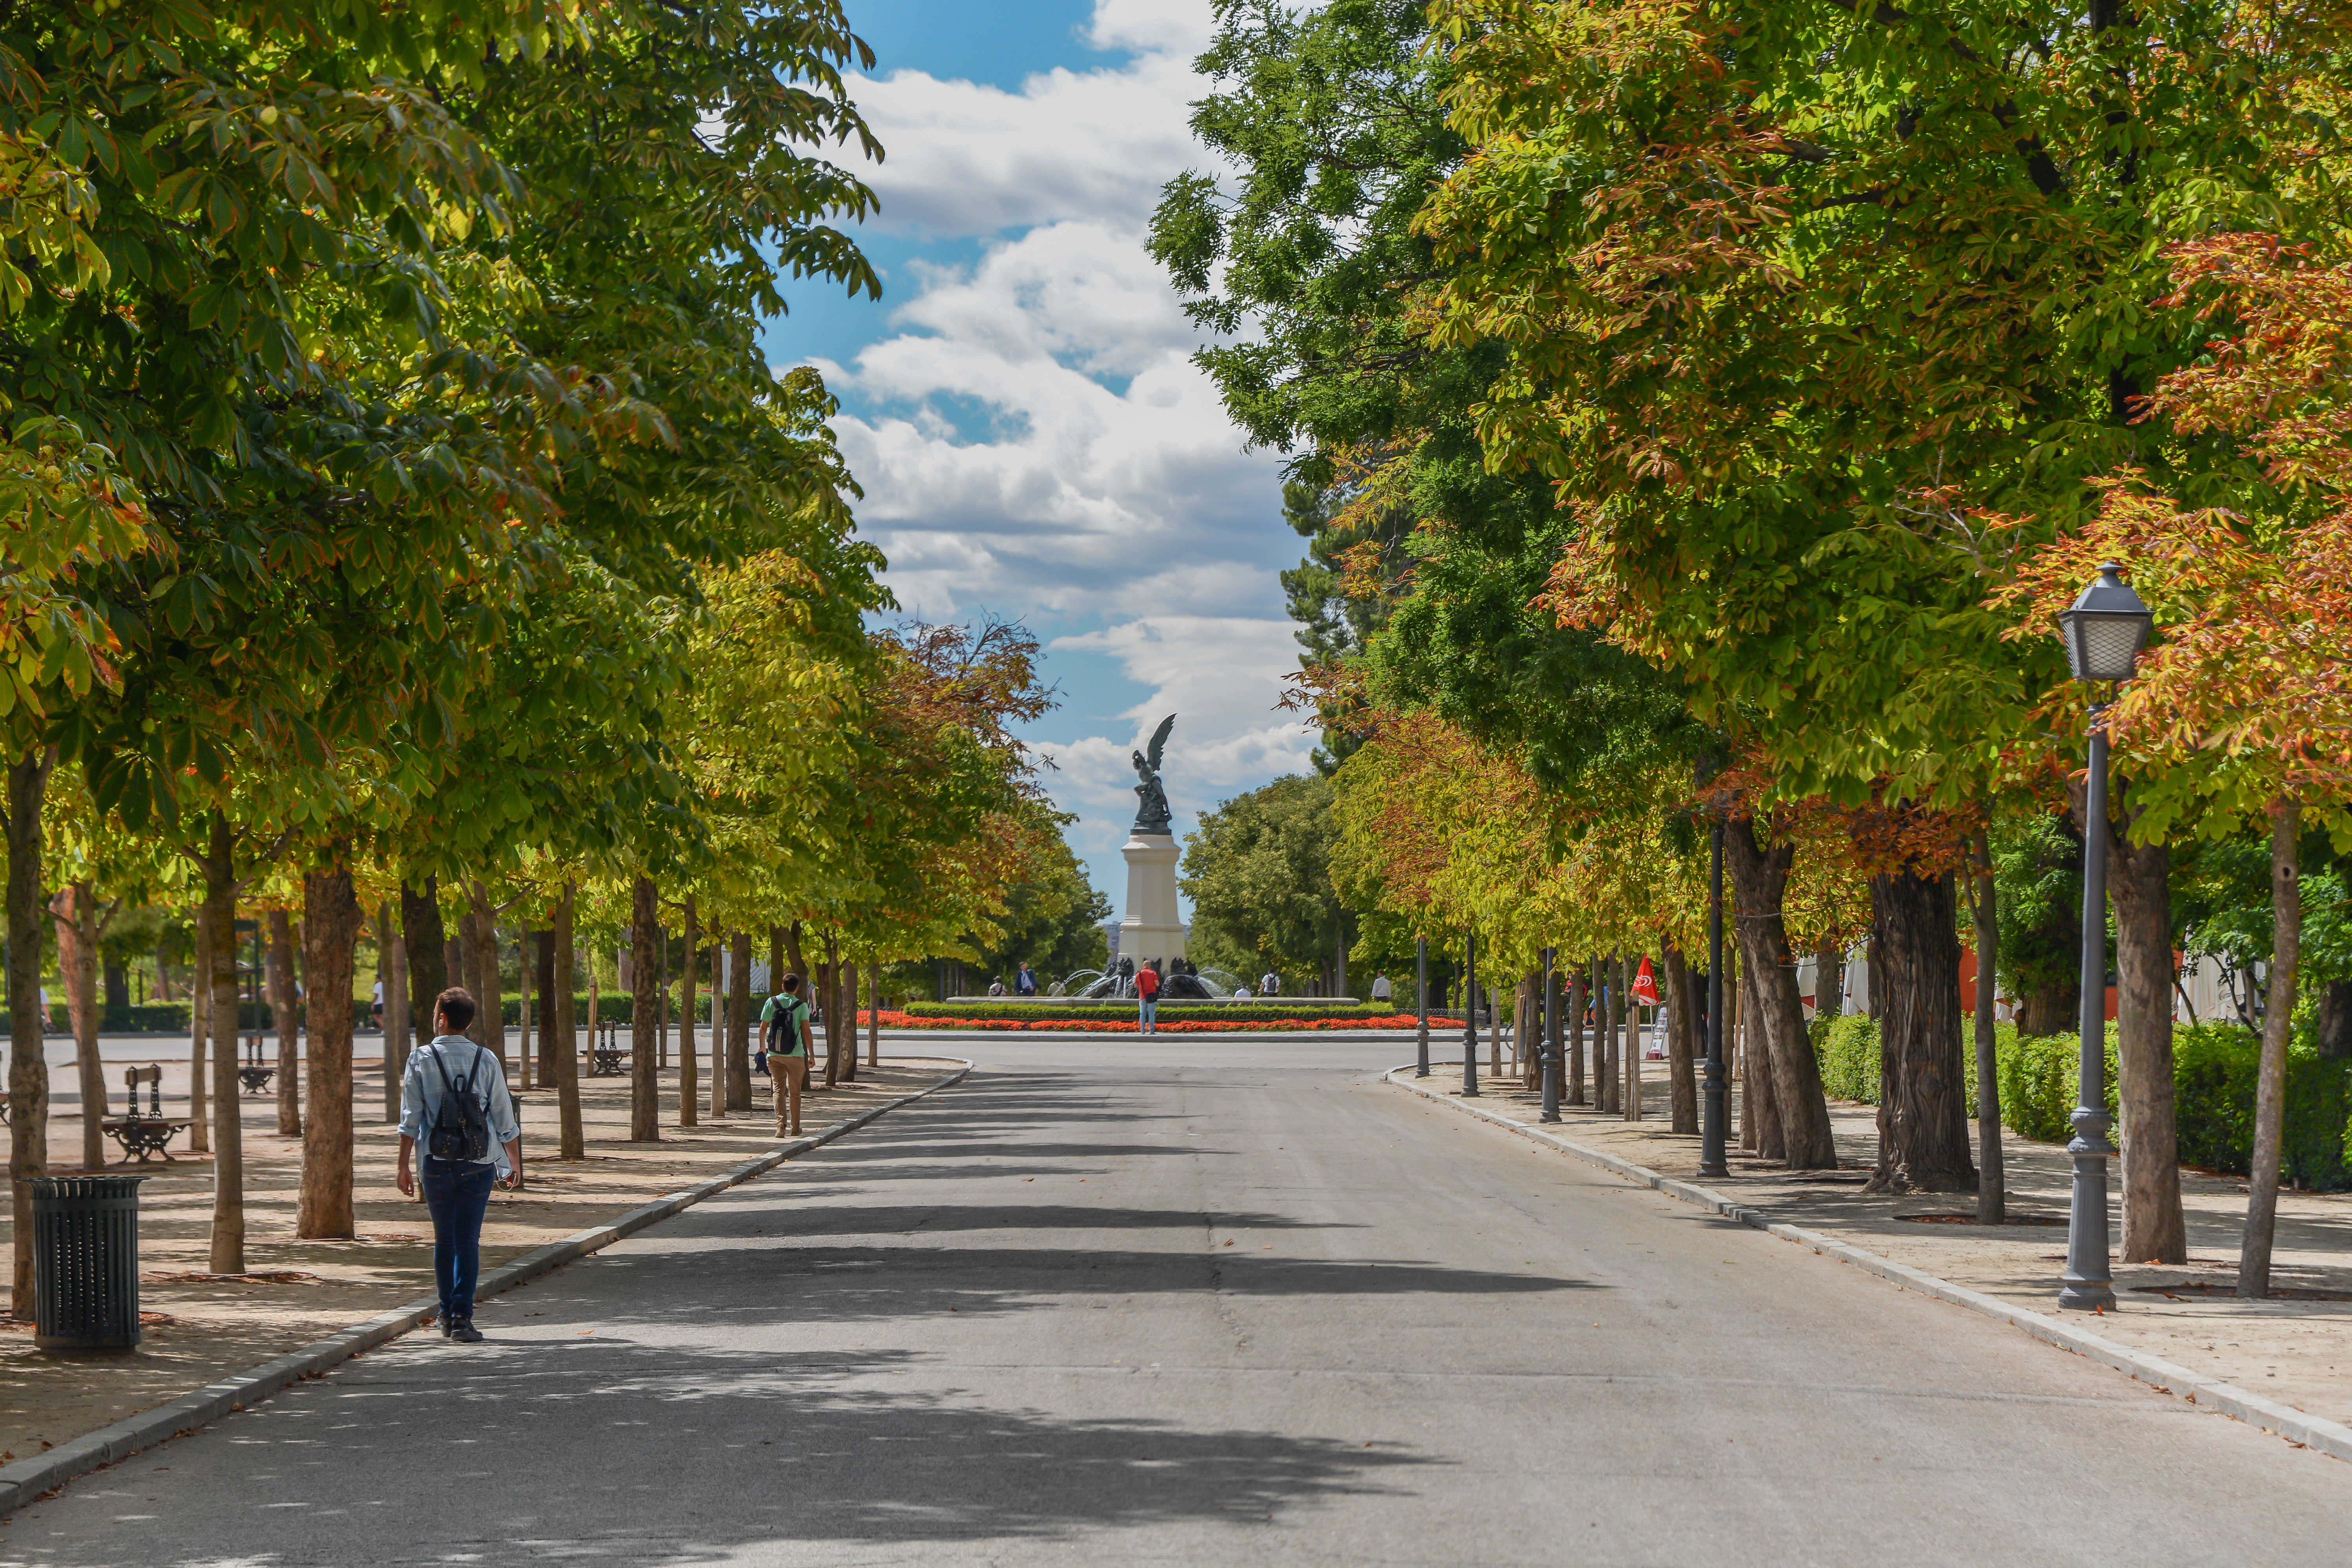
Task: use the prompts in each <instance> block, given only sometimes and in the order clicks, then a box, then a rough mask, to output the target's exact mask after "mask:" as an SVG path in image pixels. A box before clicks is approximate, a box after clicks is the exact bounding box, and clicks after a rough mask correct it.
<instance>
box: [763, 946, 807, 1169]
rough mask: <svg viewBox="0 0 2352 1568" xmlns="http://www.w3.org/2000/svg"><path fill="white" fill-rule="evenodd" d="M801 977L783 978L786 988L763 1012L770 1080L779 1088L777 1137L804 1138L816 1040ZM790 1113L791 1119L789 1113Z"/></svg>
mask: <svg viewBox="0 0 2352 1568" xmlns="http://www.w3.org/2000/svg"><path fill="white" fill-rule="evenodd" d="M801 984H802V982H801V977H800V976H799V975H797V974H787V975H785V976H784V988H783V989H782V991H779V992H777V993H776V994H774V995H773V996H771V997H769V998H768V1003H767V1005H766V1006H764V1007H762V1008H761V1009H760V1022H761V1024H763V1025H765V1026H766V1028H767V1037H768V1076H769V1077H770V1078H771V1079H774V1080H775V1085H776V1136H777V1137H779V1138H797V1137H799V1136H800V1135H801V1085H802V1084H803V1083H804V1082H806V1081H807V1079H808V1069H809V1056H810V1054H811V1052H812V1051H813V1050H814V1047H815V1044H816V1042H815V1040H814V1038H812V1037H811V1036H810V1034H809V1005H808V1004H807V1003H806V1002H804V1001H803V1000H802V999H801ZM788 1110H789V1113H790V1114H789V1115H787V1111H788Z"/></svg>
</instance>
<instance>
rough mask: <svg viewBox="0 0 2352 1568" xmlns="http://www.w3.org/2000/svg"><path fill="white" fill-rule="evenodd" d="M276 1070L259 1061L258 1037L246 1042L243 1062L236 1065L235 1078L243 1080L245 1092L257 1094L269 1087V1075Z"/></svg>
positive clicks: (259, 1044)
mask: <svg viewBox="0 0 2352 1568" xmlns="http://www.w3.org/2000/svg"><path fill="white" fill-rule="evenodd" d="M277 1070H278V1069H277V1068H274V1067H271V1066H270V1065H269V1064H268V1062H265V1061H263V1060H262V1059H261V1040H260V1038H259V1037H255V1038H253V1039H250V1040H247V1042H246V1055H245V1060H244V1061H242V1062H240V1063H239V1064H237V1069H236V1076H237V1077H238V1078H240V1079H244V1080H245V1092H246V1093H247V1094H259V1093H260V1092H261V1091H262V1090H263V1089H268V1087H269V1075H270V1074H272V1073H274V1072H276V1071H277Z"/></svg>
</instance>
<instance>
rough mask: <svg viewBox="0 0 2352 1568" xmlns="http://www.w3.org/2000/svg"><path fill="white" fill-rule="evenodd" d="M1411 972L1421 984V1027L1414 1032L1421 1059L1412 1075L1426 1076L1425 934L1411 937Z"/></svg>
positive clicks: (1426, 967) (1427, 968) (1427, 1006)
mask: <svg viewBox="0 0 2352 1568" xmlns="http://www.w3.org/2000/svg"><path fill="white" fill-rule="evenodd" d="M1412 973H1413V978H1414V979H1415V980H1416V981H1417V982H1418V983H1419V984H1420V986H1421V1027H1420V1028H1419V1029H1418V1030H1416V1031H1415V1032H1414V1033H1415V1036H1416V1038H1417V1040H1418V1043H1419V1044H1420V1047H1421V1059H1420V1061H1419V1063H1418V1064H1417V1065H1416V1066H1415V1067H1414V1068H1413V1069H1412V1076H1413V1077H1415V1078H1427V1077H1428V1076H1429V939H1428V938H1427V937H1425V936H1417V937H1415V938H1413V939H1412Z"/></svg>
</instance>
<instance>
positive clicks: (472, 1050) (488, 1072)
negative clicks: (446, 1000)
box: [400, 1035, 522, 1177]
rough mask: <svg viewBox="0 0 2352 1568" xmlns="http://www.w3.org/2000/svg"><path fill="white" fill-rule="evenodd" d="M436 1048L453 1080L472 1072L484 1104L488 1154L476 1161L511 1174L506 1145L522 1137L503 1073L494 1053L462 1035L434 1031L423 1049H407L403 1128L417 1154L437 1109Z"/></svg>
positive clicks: (477, 1098)
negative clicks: (481, 1159)
mask: <svg viewBox="0 0 2352 1568" xmlns="http://www.w3.org/2000/svg"><path fill="white" fill-rule="evenodd" d="M436 1051H438V1052H439V1053H440V1055H441V1058H442V1060H443V1062H444V1063H446V1066H447V1067H448V1069H449V1080H450V1082H451V1083H453V1084H454V1083H456V1081H457V1079H461V1078H465V1077H467V1075H468V1074H471V1075H472V1085H471V1092H472V1094H473V1097H474V1102H475V1103H476V1104H477V1105H479V1106H480V1107H481V1108H482V1114H483V1117H484V1119H485V1120H486V1121H488V1122H489V1124H490V1158H489V1159H488V1161H486V1162H480V1163H487V1164H490V1165H494V1166H496V1167H497V1168H498V1173H499V1176H501V1177H504V1176H507V1175H509V1174H510V1172H509V1170H508V1168H507V1145H508V1144H509V1143H511V1142H514V1141H515V1140H516V1139H517V1138H520V1136H522V1131H521V1129H520V1128H519V1127H517V1126H516V1125H515V1112H514V1100H513V1098H512V1097H511V1096H509V1094H508V1093H507V1075H506V1074H504V1073H502V1072H500V1071H499V1058H497V1057H495V1056H493V1055H492V1054H491V1053H490V1052H488V1051H487V1050H485V1049H483V1048H482V1047H480V1046H478V1045H476V1044H474V1042H473V1041H471V1040H469V1039H467V1037H465V1036H463V1035H439V1036H436V1037H435V1038H434V1041H433V1043H432V1044H431V1045H429V1046H427V1047H425V1048H424V1049H423V1050H417V1051H411V1052H409V1053H408V1071H407V1073H406V1075H405V1076H404V1077H403V1078H402V1079H401V1080H400V1130H401V1131H402V1132H404V1133H405V1134H407V1135H408V1136H409V1137H411V1138H413V1139H415V1141H416V1148H417V1152H418V1153H419V1154H420V1155H421V1154H422V1153H423V1152H425V1134H426V1132H427V1131H430V1130H431V1129H432V1126H433V1122H434V1120H435V1118H436V1117H438V1116H439V1115H440V1114H441V1068H440V1067H439V1066H437V1065H436V1064H435V1062H434V1059H433V1058H434V1054H435V1052H436Z"/></svg>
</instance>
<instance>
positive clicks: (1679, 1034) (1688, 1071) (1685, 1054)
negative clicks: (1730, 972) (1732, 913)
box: [1659, 943, 1698, 1135]
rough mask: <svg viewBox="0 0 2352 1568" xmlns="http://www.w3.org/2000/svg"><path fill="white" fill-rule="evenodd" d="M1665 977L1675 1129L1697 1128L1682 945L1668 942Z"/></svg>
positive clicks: (1692, 1030) (1692, 1025)
mask: <svg viewBox="0 0 2352 1568" xmlns="http://www.w3.org/2000/svg"><path fill="white" fill-rule="evenodd" d="M1659 967H1660V968H1662V969H1663V970H1664V972H1665V980H1666V1072H1667V1076H1668V1079H1669V1086H1668V1087H1669V1096H1668V1098H1669V1101H1670V1103H1671V1104H1672V1106H1673V1115H1674V1131H1676V1132H1679V1133H1683V1134H1685V1135H1696V1133H1697V1131H1698V1065H1697V1063H1696V1061H1695V1060H1694V1059H1693V1052H1692V1049H1691V1042H1692V1041H1693V1040H1694V1039H1695V1038H1696V1024H1697V1022H1698V1015H1697V1010H1696V1008H1695V1007H1694V1006H1693V1005H1691V984H1690V978H1691V976H1690V961H1689V960H1688V959H1686V958H1685V957H1684V956H1683V951H1682V949H1680V948H1678V947H1675V946H1674V945H1673V944H1672V943H1669V944H1667V947H1666V950H1665V953H1664V962H1663V963H1661V964H1660V966H1659Z"/></svg>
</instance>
